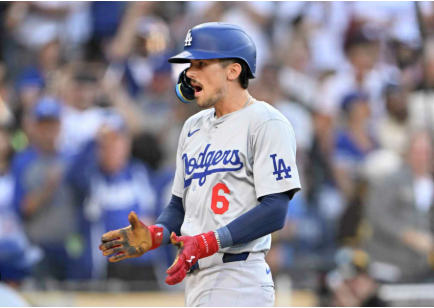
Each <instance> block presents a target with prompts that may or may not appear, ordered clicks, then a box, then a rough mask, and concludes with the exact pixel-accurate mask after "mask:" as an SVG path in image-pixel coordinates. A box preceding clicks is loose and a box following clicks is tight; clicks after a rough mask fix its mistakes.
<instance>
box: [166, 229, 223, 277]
mask: <svg viewBox="0 0 434 308" xmlns="http://www.w3.org/2000/svg"><path fill="white" fill-rule="evenodd" d="M170 241H171V242H172V244H173V245H175V246H177V247H178V253H177V255H176V258H175V261H174V262H173V264H172V266H171V267H169V268H168V269H167V271H166V273H167V274H169V276H167V278H166V283H167V284H168V285H174V284H177V283H180V282H181V281H182V280H184V278H185V276H187V272H188V271H189V270H190V268H191V267H192V266H193V265H194V264H195V263H196V262H197V260H199V259H202V258H206V257H209V256H211V255H213V254H214V253H216V252H217V251H218V250H219V246H218V244H217V239H216V237H215V235H214V232H212V231H210V232H208V233H202V234H199V235H196V236H179V237H178V236H176V234H175V232H172V235H171V236H170Z"/></svg>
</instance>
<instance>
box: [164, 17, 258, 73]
mask: <svg viewBox="0 0 434 308" xmlns="http://www.w3.org/2000/svg"><path fill="white" fill-rule="evenodd" d="M228 58H235V59H241V60H243V61H244V62H246V64H247V66H248V67H249V78H255V72H256V46H255V43H254V42H253V40H252V39H251V38H250V36H248V35H247V33H246V32H244V30H243V29H241V28H240V27H238V26H235V25H231V24H228V23H223V22H209V23H205V24H201V25H198V26H196V27H194V28H192V29H191V30H189V31H188V33H187V37H186V38H185V44H184V51H183V52H181V53H180V54H178V55H176V56H174V57H172V58H170V59H169V62H170V63H189V62H190V60H206V59H228Z"/></svg>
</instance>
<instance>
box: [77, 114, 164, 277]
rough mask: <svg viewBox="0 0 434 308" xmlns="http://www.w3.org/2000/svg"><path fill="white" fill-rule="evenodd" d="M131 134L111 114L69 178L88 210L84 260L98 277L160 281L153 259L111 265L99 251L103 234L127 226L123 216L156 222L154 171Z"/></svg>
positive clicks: (81, 155)
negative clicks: (134, 150)
mask: <svg viewBox="0 0 434 308" xmlns="http://www.w3.org/2000/svg"><path fill="white" fill-rule="evenodd" d="M130 151H131V136H130V134H129V132H128V130H127V127H126V125H125V122H124V120H123V118H122V117H121V116H120V115H118V114H116V113H114V112H111V111H108V112H107V115H106V118H105V120H104V121H103V124H102V126H101V128H100V129H99V131H98V134H97V138H96V140H94V141H92V142H90V143H89V144H88V145H87V146H86V148H85V150H84V151H83V152H82V153H81V154H80V155H79V157H78V158H77V160H76V161H75V162H74V165H73V166H72V167H71V172H70V175H69V180H70V183H71V184H72V186H73V187H74V188H75V190H76V196H78V197H79V198H80V200H79V202H80V203H81V204H82V206H83V207H82V208H83V213H82V214H83V217H82V218H83V221H82V232H83V233H84V234H85V241H86V244H85V245H86V247H87V248H88V249H85V250H84V254H85V255H84V256H83V258H84V259H86V260H87V261H86V262H82V264H83V266H85V265H86V264H87V269H86V271H87V275H88V276H89V277H92V278H105V277H108V278H120V279H124V280H135V279H136V280H155V279H156V278H155V275H154V271H153V258H154V257H153V255H152V254H150V255H149V256H147V257H144V258H141V259H137V260H132V261H131V262H128V263H125V264H109V265H107V261H106V259H105V258H104V257H103V256H102V255H101V253H100V252H99V250H98V243H99V242H100V239H101V234H102V233H105V232H107V231H109V230H112V229H118V228H122V227H124V226H123V224H124V222H122V221H121V220H119V217H124V216H125V215H128V214H129V213H130V212H131V211H135V212H136V213H137V214H138V215H139V216H141V217H142V219H143V221H148V222H150V221H152V220H154V219H155V211H156V209H155V200H156V197H155V192H154V190H153V188H152V186H151V178H150V173H149V171H148V169H147V167H146V166H145V165H143V164H142V163H141V162H138V161H135V160H133V159H131V156H130Z"/></svg>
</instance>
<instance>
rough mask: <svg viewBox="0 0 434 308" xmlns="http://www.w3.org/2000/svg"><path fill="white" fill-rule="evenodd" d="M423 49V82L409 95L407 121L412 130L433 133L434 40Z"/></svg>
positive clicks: (429, 41)
mask: <svg viewBox="0 0 434 308" xmlns="http://www.w3.org/2000/svg"><path fill="white" fill-rule="evenodd" d="M424 47H425V48H424V50H423V61H422V64H423V70H424V80H423V81H422V83H421V84H420V85H419V86H418V88H417V89H416V90H415V91H414V92H412V93H410V95H409V101H408V107H409V121H410V126H411V127H412V129H415V130H420V129H425V130H428V131H430V133H434V125H433V123H434V103H433V98H434V96H433V93H432V89H433V88H434V39H433V38H429V39H427V41H426V44H425V46H424Z"/></svg>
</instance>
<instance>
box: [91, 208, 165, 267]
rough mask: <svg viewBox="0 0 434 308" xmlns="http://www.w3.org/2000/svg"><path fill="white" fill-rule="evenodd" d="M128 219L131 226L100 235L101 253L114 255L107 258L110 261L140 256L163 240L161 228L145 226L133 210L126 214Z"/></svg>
mask: <svg viewBox="0 0 434 308" xmlns="http://www.w3.org/2000/svg"><path fill="white" fill-rule="evenodd" d="M128 220H129V222H130V224H131V226H128V227H126V228H122V229H119V230H115V231H110V232H107V233H106V234H104V235H103V236H102V237H101V242H102V243H101V244H100V245H99V249H101V250H102V252H103V255H104V256H110V255H114V256H111V257H110V258H109V261H110V262H118V261H121V260H123V259H127V258H137V257H140V256H142V255H143V254H145V253H146V252H147V251H149V250H151V249H155V248H157V247H158V246H160V244H161V241H162V240H163V228H161V227H157V226H150V227H148V226H146V225H145V224H144V223H143V222H141V221H140V220H139V218H138V217H137V215H136V213H134V212H131V213H130V214H129V215H128Z"/></svg>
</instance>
